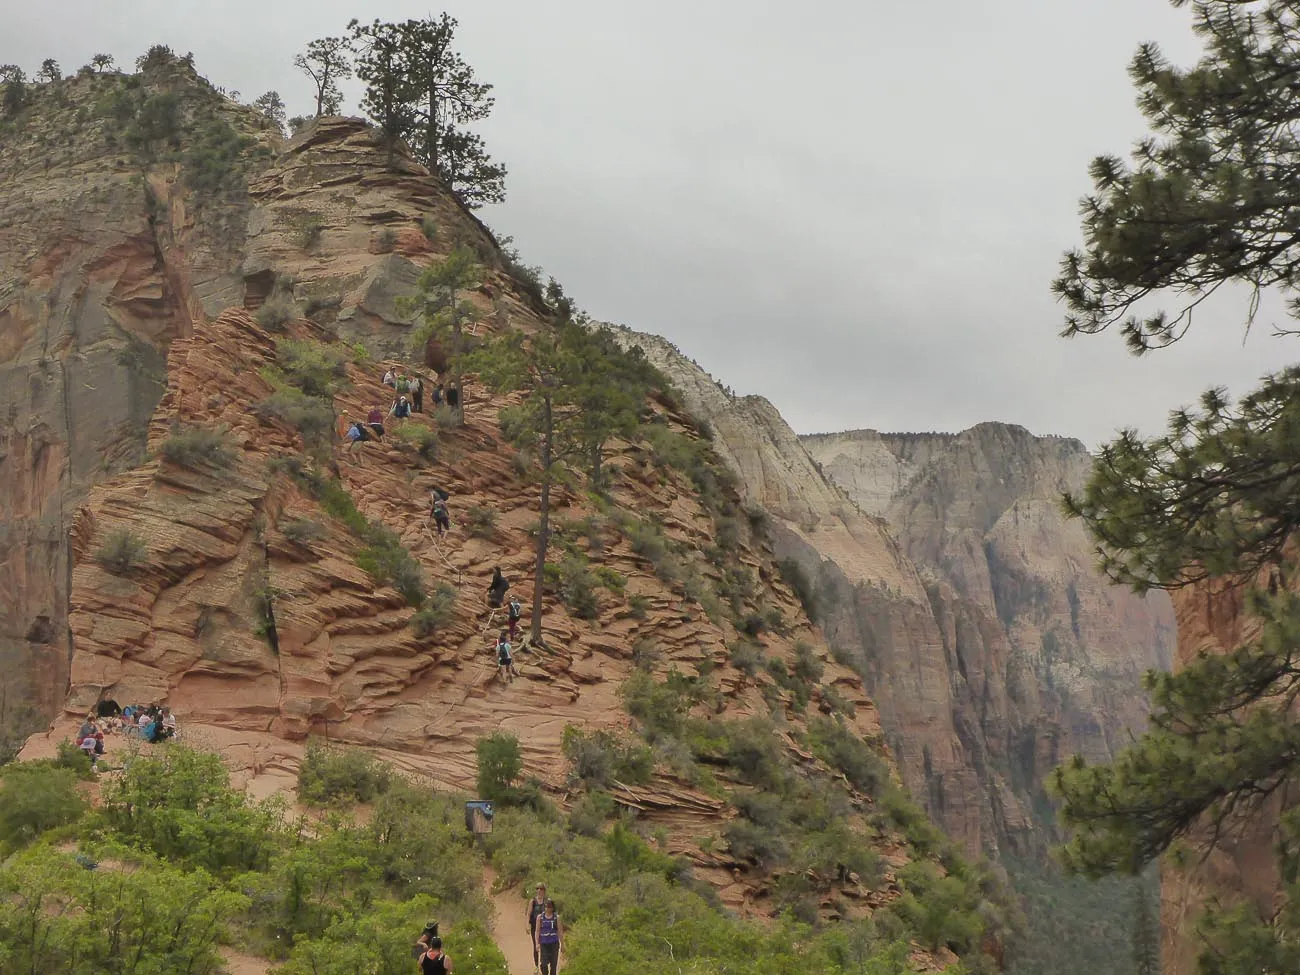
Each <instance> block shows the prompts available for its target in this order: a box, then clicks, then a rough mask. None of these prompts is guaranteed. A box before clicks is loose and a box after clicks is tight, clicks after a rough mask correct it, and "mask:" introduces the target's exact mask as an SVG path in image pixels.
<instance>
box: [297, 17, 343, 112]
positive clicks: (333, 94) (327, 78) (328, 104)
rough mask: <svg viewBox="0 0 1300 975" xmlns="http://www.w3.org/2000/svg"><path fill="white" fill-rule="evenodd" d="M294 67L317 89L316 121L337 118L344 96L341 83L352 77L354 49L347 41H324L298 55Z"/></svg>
mask: <svg viewBox="0 0 1300 975" xmlns="http://www.w3.org/2000/svg"><path fill="white" fill-rule="evenodd" d="M293 66H294V67H295V68H297V69H298V70H299V71H301V72H302V73H303V74H305V75H306V76H307V77H308V78H310V79H311V82H312V84H313V85H315V86H316V117H317V118H320V117H321V116H322V115H337V114H338V112H339V106H340V105H341V104H342V102H343V96H342V94H341V93H340V92H339V82H340V81H342V80H343V79H345V78H351V77H352V47H351V45H350V44H349V43H348V40H347V38H345V37H322V38H320V39H319V40H315V41H312V42H311V43H310V44H308V45H307V50H306V51H304V52H303V53H302V54H296V55H294V58H293Z"/></svg>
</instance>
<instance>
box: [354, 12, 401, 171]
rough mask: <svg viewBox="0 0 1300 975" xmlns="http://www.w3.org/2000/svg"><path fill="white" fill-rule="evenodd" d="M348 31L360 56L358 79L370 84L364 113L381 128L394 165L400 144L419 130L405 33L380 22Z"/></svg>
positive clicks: (362, 104) (363, 99)
mask: <svg viewBox="0 0 1300 975" xmlns="http://www.w3.org/2000/svg"><path fill="white" fill-rule="evenodd" d="M348 31H349V33H350V35H351V36H350V38H349V40H350V43H351V44H352V45H353V48H354V50H355V51H356V55H357V60H356V72H357V77H358V78H360V79H361V80H362V81H364V82H365V84H366V90H365V94H364V95H363V96H362V98H361V110H362V111H363V112H365V113H366V116H367V117H368V118H369V119H370V121H372V122H374V123H375V125H377V126H379V131H380V132H382V133H383V135H384V139H385V140H386V141H387V143H388V150H389V160H390V162H391V160H392V152H393V147H394V146H395V145H396V144H397V141H398V140H399V139H405V138H407V137H408V136H410V134H411V131H412V129H413V128H414V127H415V110H414V109H413V108H412V107H411V85H410V83H409V82H408V81H407V78H406V60H405V58H406V52H405V48H404V47H403V44H402V33H401V31H400V30H399V29H398V27H397V25H396V24H385V23H382V22H380V21H378V20H376V21H375V22H374V23H373V24H370V25H369V26H362V25H361V23H360V22H359V21H356V20H353V21H352V22H351V23H349V24H348Z"/></svg>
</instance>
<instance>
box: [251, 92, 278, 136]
mask: <svg viewBox="0 0 1300 975" xmlns="http://www.w3.org/2000/svg"><path fill="white" fill-rule="evenodd" d="M253 107H254V108H255V109H257V110H258V111H259V112H261V113H262V114H263V115H264V116H265V117H266V119H267V120H268V121H270V122H271V123H272V124H273V125H274V126H275V127H276V128H277V129H279V130H280V131H281V132H283V131H284V121H285V110H284V100H283V99H282V98H281V97H280V93H279V92H278V91H268V92H266V94H264V95H258V96H257V97H256V98H254V99H253Z"/></svg>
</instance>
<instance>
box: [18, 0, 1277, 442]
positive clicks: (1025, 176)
mask: <svg viewBox="0 0 1300 975" xmlns="http://www.w3.org/2000/svg"><path fill="white" fill-rule="evenodd" d="M5 7H6V8H7V9H6V10H5V16H4V21H5V29H4V31H3V33H0V63H3V62H7V61H16V62H19V63H22V64H23V65H25V66H26V67H28V68H29V69H34V68H36V67H37V66H38V64H39V62H40V60H41V59H42V58H45V57H54V58H56V59H58V60H59V61H60V62H61V63H62V65H63V66H64V69H65V70H71V69H75V67H76V66H78V65H80V64H84V63H85V62H86V61H87V60H89V58H90V56H91V55H92V54H94V53H96V52H98V51H106V52H108V53H111V54H113V55H115V56H116V57H117V59H118V61H119V62H120V63H122V64H130V63H132V62H133V60H134V58H135V56H136V55H138V54H140V53H141V52H143V51H144V50H145V49H146V48H147V47H148V46H149V45H150V44H153V43H165V44H168V45H170V46H171V47H173V48H174V49H176V50H177V51H178V52H185V51H193V52H194V55H195V60H196V65H197V67H198V69H199V71H200V73H202V74H204V75H206V76H207V77H208V78H209V79H210V80H211V81H212V82H213V83H214V84H217V85H222V86H224V87H226V88H229V89H238V90H239V91H240V92H242V93H243V97H244V99H245V100H249V99H251V98H253V97H254V96H256V95H257V94H259V93H260V92H262V91H265V90H267V89H271V88H274V89H276V90H278V91H279V92H281V94H282V95H283V96H284V98H285V100H286V101H287V102H288V104H289V107H290V110H291V111H290V114H295V113H298V112H304V111H306V110H307V109H308V107H309V90H308V85H307V82H306V80H305V79H303V78H301V77H299V76H298V75H296V73H295V72H294V70H293V68H292V66H291V64H290V61H291V58H292V56H293V54H294V53H295V52H296V51H298V50H300V49H301V48H302V47H303V46H304V45H305V43H306V42H307V41H308V40H310V39H312V38H315V37H320V36H325V35H327V34H332V33H335V34H336V33H341V32H342V30H343V28H344V26H345V25H346V23H347V21H348V20H349V19H350V18H351V17H353V16H357V17H360V18H361V19H363V20H369V19H371V18H374V17H378V18H382V19H401V18H406V17H418V16H424V15H428V14H430V13H431V12H436V11H437V9H439V8H438V7H433V6H430V5H428V4H423V3H420V4H417V3H405V2H397V0H392V2H370V3H368V4H364V5H363V4H360V3H348V2H342V0H274V2H272V0H259V2H251V0H222V2H220V3H203V4H200V3H195V2H190V0H185V2H177V0H166V2H161V0H116V2H112V3H105V2H103V0H59V2H58V3H53V4H17V3H12V4H10V3H5ZM447 9H448V10H449V12H450V13H452V15H453V16H455V17H457V18H459V20H460V25H461V26H460V30H459V33H458V41H459V48H460V50H461V52H462V53H463V54H464V56H465V57H466V58H467V59H468V60H469V61H470V62H471V63H472V64H473V65H474V66H475V68H476V69H477V70H478V73H479V75H480V77H481V79H482V80H484V81H488V82H491V83H492V84H494V85H495V86H496V92H495V93H496V96H497V108H496V112H495V114H494V115H493V117H492V118H491V120H490V121H489V122H487V123H485V124H484V126H483V127H482V129H481V131H482V133H483V135H484V136H485V138H486V139H487V140H488V145H489V149H490V150H491V151H492V152H493V154H494V155H495V156H496V157H497V158H498V159H500V160H501V161H503V162H505V163H506V164H507V165H508V167H509V170H510V175H509V180H508V184H507V186H508V191H509V199H508V201H507V202H506V203H505V204H504V205H502V206H497V207H492V208H488V209H487V210H485V211H484V212H483V213H482V216H483V217H484V218H485V219H486V220H487V222H488V223H489V224H490V225H491V226H492V227H493V228H494V229H496V230H497V231H498V232H499V233H504V234H511V235H513V236H514V238H515V240H516V244H517V245H518V246H519V248H520V250H521V251H522V254H523V257H524V259H525V260H526V261H527V262H529V263H533V264H540V265H542V266H543V267H544V268H545V269H546V271H547V272H548V273H550V274H552V275H554V276H555V277H556V278H558V279H559V280H560V281H561V282H563V284H564V285H565V287H566V289H567V290H568V291H569V293H570V294H572V295H573V296H574V297H575V298H576V299H577V300H578V302H579V303H580V304H581V305H582V306H583V307H584V308H586V309H587V310H588V311H589V312H590V313H591V314H592V315H593V316H595V317H597V318H602V319H606V320H610V321H616V322H621V323H624V324H627V325H630V326H632V327H634V328H637V329H640V330H644V331H651V332H657V333H659V334H661V335H665V336H667V337H668V338H670V339H671V340H673V341H674V342H675V343H677V345H678V346H679V347H680V348H681V349H682V350H683V351H684V352H685V353H686V354H687V355H690V356H692V357H693V358H695V359H696V360H697V361H698V362H699V363H700V364H701V365H703V366H704V367H705V368H707V369H708V370H709V371H710V372H712V373H713V375H714V376H715V377H716V378H718V379H719V380H720V381H721V382H723V383H725V384H727V385H729V386H731V387H733V388H734V389H735V390H736V391H737V392H743V393H750V392H753V393H761V394H762V395H764V396H767V397H768V398H769V399H771V400H772V401H773V402H774V403H775V404H776V405H777V406H778V407H779V408H780V410H781V412H782V413H783V414H784V415H785V417H786V419H787V420H789V422H790V423H791V425H792V426H794V428H795V429H796V430H798V431H800V432H814V431H826V430H839V429H847V428H854V427H874V428H878V429H885V430H958V429H962V428H964V427H967V426H970V425H971V424H974V423H978V422H980V421H981V420H1005V421H1009V422H1015V423H1021V424H1024V425H1025V426H1027V427H1029V428H1030V429H1031V430H1033V431H1034V432H1036V433H1059V434H1067V435H1072V436H1077V437H1080V438H1082V439H1084V440H1085V441H1087V442H1088V443H1089V444H1090V445H1095V444H1097V443H1098V442H1100V441H1102V440H1104V439H1106V438H1107V437H1108V436H1109V435H1110V434H1111V433H1112V432H1113V431H1114V430H1116V429H1117V428H1118V427H1121V426H1126V425H1136V426H1138V427H1139V428H1140V429H1142V430H1143V431H1144V432H1155V431H1158V430H1159V429H1161V428H1162V427H1163V423H1164V417H1165V415H1166V413H1167V411H1168V410H1169V409H1170V408H1172V407H1173V406H1175V405H1178V404H1182V403H1185V402H1188V401H1190V400H1192V399H1194V398H1195V397H1196V396H1197V394H1198V393H1199V392H1200V390H1202V389H1203V388H1204V387H1206V386H1208V385H1218V384H1224V385H1228V386H1229V387H1230V388H1231V389H1233V390H1234V391H1241V390H1244V389H1246V388H1248V387H1249V385H1250V384H1252V383H1253V382H1254V380H1255V379H1256V378H1257V377H1258V376H1259V375H1261V374H1262V373H1264V372H1266V371H1270V370H1273V369H1276V368H1278V367H1279V366H1281V365H1283V364H1285V363H1287V362H1289V361H1290V360H1291V359H1293V358H1294V354H1293V353H1292V351H1291V346H1290V344H1289V343H1288V340H1286V339H1275V338H1272V337H1270V335H1269V331H1270V330H1269V327H1268V324H1269V323H1267V322H1265V323H1263V324H1262V325H1257V327H1256V330H1255V332H1254V333H1253V334H1252V336H1251V338H1250V340H1249V341H1248V342H1247V343H1246V344H1245V347H1244V348H1243V345H1242V336H1243V332H1242V324H1241V322H1242V315H1243V312H1244V307H1243V305H1241V304H1240V303H1232V302H1229V303H1222V304H1220V305H1219V306H1216V307H1215V308H1214V309H1212V310H1211V313H1210V314H1202V315H1201V317H1199V318H1198V320H1197V327H1196V329H1195V331H1194V332H1193V333H1192V334H1191V336H1190V337H1189V338H1188V339H1187V340H1186V341H1185V343H1184V344H1183V345H1182V346H1180V347H1178V348H1175V349H1171V350H1166V351H1164V352H1161V353H1157V354H1153V355H1150V356H1147V357H1146V358H1143V359H1140V360H1139V359H1134V358H1132V357H1131V356H1129V355H1127V353H1125V352H1124V350H1123V345H1122V341H1121V339H1120V337H1119V335H1118V334H1113V335H1112V334H1107V335H1104V336H1096V337H1084V338H1081V339H1074V340H1072V341H1066V340H1064V339H1060V338H1057V332H1058V331H1059V328H1060V323H1061V310H1060V308H1059V307H1058V306H1057V305H1055V304H1054V303H1053V300H1052V297H1051V295H1050V293H1049V290H1048V286H1049V283H1050V281H1051V278H1052V277H1053V275H1054V273H1055V270H1056V265H1057V261H1058V259H1059V257H1060V252H1061V251H1062V250H1064V249H1065V248H1067V247H1069V246H1073V245H1074V244H1075V243H1076V241H1077V240H1078V239H1079V231H1078V217H1077V215H1076V205H1077V200H1078V198H1079V197H1080V196H1081V195H1082V194H1083V193H1084V192H1086V191H1087V189H1088V182H1087V179H1086V167H1087V163H1088V161H1089V159H1090V158H1091V157H1092V156H1094V155H1096V154H1098V153H1101V152H1117V153H1123V152H1125V151H1126V150H1127V147H1128V146H1129V145H1131V143H1132V142H1133V141H1134V140H1135V139H1136V138H1137V137H1138V136H1139V135H1140V134H1141V133H1142V131H1143V129H1142V125H1141V119H1140V116H1139V115H1138V113H1137V111H1136V109H1135V108H1134V107H1133V102H1134V96H1133V91H1132V88H1131V85H1130V83H1129V80H1128V77H1127V75H1126V73H1125V69H1126V66H1127V63H1128V61H1129V59H1130V58H1131V56H1132V54H1133V51H1134V50H1135V49H1136V47H1137V45H1138V43H1139V42H1141V41H1145V40H1156V41H1159V42H1160V43H1161V44H1162V45H1163V46H1164V47H1165V49H1166V51H1167V52H1168V53H1170V54H1171V55H1172V56H1174V57H1175V58H1177V59H1178V60H1181V61H1188V60H1190V59H1193V58H1194V56H1195V54H1196V51H1197V48H1196V47H1195V43H1194V38H1193V37H1192V35H1191V32H1190V29H1189V27H1188V24H1189V15H1188V12H1187V11H1186V10H1182V11H1179V10H1174V9H1172V8H1171V7H1170V6H1169V3H1168V0H982V2H979V3H972V2H971V0H928V2H924V3H922V2H905V3H898V2H896V0H857V2H850V0H810V2H805V3H803V4H792V3H781V4H777V3H775V2H771V0H693V2H682V0H658V2H655V3H649V2H641V3H628V2H624V3H619V2H617V0H549V2H545V3H539V2H537V0H474V2H472V3H471V2H464V0H456V2H453V3H449V4H448V5H447ZM346 109H347V110H348V111H355V110H356V92H355V90H350V91H349V103H348V105H347V106H346Z"/></svg>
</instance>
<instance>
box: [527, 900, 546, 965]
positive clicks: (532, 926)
mask: <svg viewBox="0 0 1300 975" xmlns="http://www.w3.org/2000/svg"><path fill="white" fill-rule="evenodd" d="M545 910H546V885H545V884H538V885H537V893H536V894H534V895H533V899H532V900H530V901H529V902H528V940H529V941H530V942H531V943H532V946H533V972H534V973H536V972H537V966H538V960H537V957H538V951H537V919H538V918H539V917H540V916H541V914H542V912H543V911H545Z"/></svg>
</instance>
